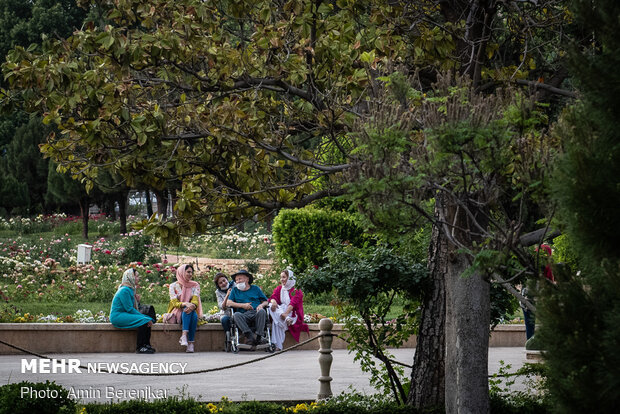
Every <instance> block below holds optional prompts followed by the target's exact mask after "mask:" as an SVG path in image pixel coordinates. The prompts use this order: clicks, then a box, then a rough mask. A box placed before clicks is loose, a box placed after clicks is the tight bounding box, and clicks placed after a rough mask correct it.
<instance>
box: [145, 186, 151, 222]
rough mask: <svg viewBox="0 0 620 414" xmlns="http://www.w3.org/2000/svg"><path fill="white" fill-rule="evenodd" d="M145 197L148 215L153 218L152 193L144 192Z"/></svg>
mask: <svg viewBox="0 0 620 414" xmlns="http://www.w3.org/2000/svg"><path fill="white" fill-rule="evenodd" d="M144 197H145V198H146V215H147V217H151V216H152V215H153V203H152V202H151V192H150V191H149V190H144Z"/></svg>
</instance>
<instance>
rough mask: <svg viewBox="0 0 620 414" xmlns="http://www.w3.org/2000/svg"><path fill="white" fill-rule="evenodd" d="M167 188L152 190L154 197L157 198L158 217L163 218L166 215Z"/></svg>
mask: <svg viewBox="0 0 620 414" xmlns="http://www.w3.org/2000/svg"><path fill="white" fill-rule="evenodd" d="M167 192H168V190H167V189H165V188H164V189H163V190H153V193H155V198H156V199H157V215H158V216H159V218H160V219H165V218H167V217H168V196H167Z"/></svg>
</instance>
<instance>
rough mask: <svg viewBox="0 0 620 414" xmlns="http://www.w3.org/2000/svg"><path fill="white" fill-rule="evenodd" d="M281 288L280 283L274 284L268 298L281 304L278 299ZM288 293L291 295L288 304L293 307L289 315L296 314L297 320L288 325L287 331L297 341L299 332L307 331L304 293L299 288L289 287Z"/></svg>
mask: <svg viewBox="0 0 620 414" xmlns="http://www.w3.org/2000/svg"><path fill="white" fill-rule="evenodd" d="M281 290H282V285H278V286H276V288H275V289H274V290H273V294H272V295H271V297H270V298H269V300H270V301H271V299H273V300H275V301H276V302H277V303H278V305H281V304H282V301H281V300H280V291H281ZM290 295H291V303H290V304H289V305H291V306H292V307H293V312H291V316H297V322H295V323H294V324H293V325H291V326H289V327H288V331H289V332H290V333H291V335H292V336H293V338H295V340H296V341H297V342H299V335H300V334H301V332H302V331H303V332H309V328H308V325H307V324H306V323H304V302H303V301H304V294H303V292H302V291H301V290H300V289H291V291H290Z"/></svg>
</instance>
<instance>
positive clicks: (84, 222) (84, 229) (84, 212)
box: [80, 196, 90, 240]
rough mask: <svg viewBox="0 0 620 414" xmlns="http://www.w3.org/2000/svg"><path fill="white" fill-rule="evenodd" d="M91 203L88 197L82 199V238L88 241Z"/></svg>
mask: <svg viewBox="0 0 620 414" xmlns="http://www.w3.org/2000/svg"><path fill="white" fill-rule="evenodd" d="M89 207H90V203H89V200H88V196H86V197H80V215H81V216H82V237H83V238H84V240H88V208H89Z"/></svg>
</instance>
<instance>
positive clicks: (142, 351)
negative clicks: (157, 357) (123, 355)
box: [136, 346, 155, 354]
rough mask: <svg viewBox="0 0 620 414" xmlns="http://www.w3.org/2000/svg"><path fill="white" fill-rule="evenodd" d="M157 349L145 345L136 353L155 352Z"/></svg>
mask: <svg viewBox="0 0 620 414" xmlns="http://www.w3.org/2000/svg"><path fill="white" fill-rule="evenodd" d="M154 353H155V350H154V349H153V348H150V347H149V348H147V347H146V346H143V347H142V348H140V349H138V350H137V351H136V354H154Z"/></svg>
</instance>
